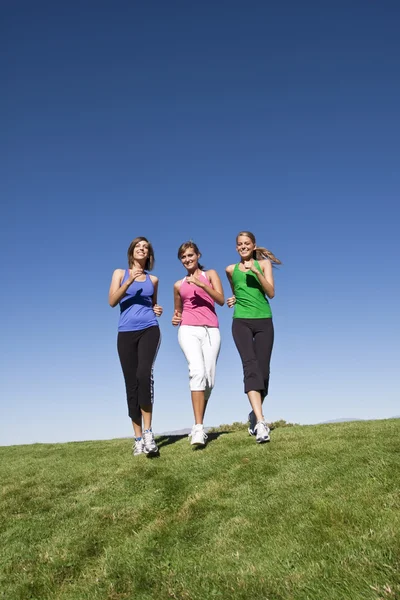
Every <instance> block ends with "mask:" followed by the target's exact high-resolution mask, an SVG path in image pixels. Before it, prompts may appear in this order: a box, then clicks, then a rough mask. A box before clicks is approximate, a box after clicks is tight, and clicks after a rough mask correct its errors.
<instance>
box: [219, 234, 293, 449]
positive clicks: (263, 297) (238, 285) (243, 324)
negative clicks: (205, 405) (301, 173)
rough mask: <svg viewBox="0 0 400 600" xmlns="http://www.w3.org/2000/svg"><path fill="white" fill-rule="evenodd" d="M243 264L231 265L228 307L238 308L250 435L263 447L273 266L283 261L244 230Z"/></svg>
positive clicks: (240, 242) (236, 332)
mask: <svg viewBox="0 0 400 600" xmlns="http://www.w3.org/2000/svg"><path fill="white" fill-rule="evenodd" d="M236 250H237V252H238V253H239V256H240V262H239V263H237V264H233V265H229V266H228V267H227V268H226V274H227V277H228V280H229V283H230V285H231V288H232V292H233V296H232V297H231V298H228V299H227V305H228V306H229V307H230V308H231V307H233V306H234V307H235V308H234V313H233V323H232V335H233V339H234V342H235V344H236V347H237V349H238V352H239V354H240V358H241V360H242V366H243V375H244V391H245V393H246V394H247V396H248V399H249V401H250V405H251V407H252V411H251V412H250V414H249V422H250V423H249V434H250V435H255V436H256V441H257V442H258V443H259V444H261V443H264V442H269V439H270V438H269V428H268V425H267V424H266V422H265V418H264V415H263V410H262V404H263V401H264V398H265V396H266V395H267V394H268V385H269V365H270V360H271V353H272V346H273V343H274V327H273V323H272V312H271V307H270V304H269V301H268V298H273V297H274V295H275V286H274V276H273V273H272V263H276V264H281V261H280V260H279V259H278V258H276V256H275V255H274V254H273V253H272V252H270V251H269V250H267V249H266V248H260V247H257V245H256V239H255V236H254V235H253V234H252V233H251V232H250V231H241V232H240V233H239V234H238V235H237V237H236Z"/></svg>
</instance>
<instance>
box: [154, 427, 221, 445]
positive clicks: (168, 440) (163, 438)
mask: <svg viewBox="0 0 400 600" xmlns="http://www.w3.org/2000/svg"><path fill="white" fill-rule="evenodd" d="M227 433H232V432H231V431H218V432H215V433H214V432H213V433H208V434H207V435H208V440H207V445H208V444H210V443H212V442H214V441H215V440H216V439H217V438H219V436H220V435H226V434H227ZM187 438H188V435H187V434H184V435H160V436H159V437H157V445H158V447H159V448H165V446H169V445H170V444H175V442H180V440H184V439H187ZM201 449H203V448H201Z"/></svg>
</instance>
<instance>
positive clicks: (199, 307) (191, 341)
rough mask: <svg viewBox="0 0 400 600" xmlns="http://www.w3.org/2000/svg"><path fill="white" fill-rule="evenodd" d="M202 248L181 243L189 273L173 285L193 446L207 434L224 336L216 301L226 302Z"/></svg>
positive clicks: (183, 259)
mask: <svg viewBox="0 0 400 600" xmlns="http://www.w3.org/2000/svg"><path fill="white" fill-rule="evenodd" d="M200 257H201V254H200V251H199V249H198V247H197V245H196V244H195V243H194V242H185V243H184V244H181V246H180V247H179V250H178V258H179V259H180V261H181V262H182V264H183V266H184V267H185V269H186V270H187V275H186V277H184V278H183V279H180V280H179V281H177V282H176V283H175V285H174V309H175V310H174V315H173V317H172V324H173V325H175V326H177V325H179V331H178V341H179V345H180V347H181V349H182V351H183V353H184V355H185V357H186V360H187V362H188V366H189V383H190V391H191V396H192V405H193V412H194V421H195V422H194V425H193V427H192V431H191V433H190V435H189V437H190V438H191V443H192V445H193V446H196V447H199V446H204V445H205V443H206V440H207V435H206V433H205V431H204V426H203V421H204V414H205V411H206V407H207V402H208V399H209V397H210V395H211V391H212V389H213V387H214V381H215V368H216V364H217V359H218V354H219V349H220V346H221V336H220V333H219V328H218V317H217V314H216V312H215V302H216V303H217V304H219V305H220V306H223V304H224V301H225V300H224V292H223V289H222V284H221V280H220V278H219V276H218V273H217V272H216V271H214V270H213V269H210V270H208V271H204V269H203V267H202V266H201V265H200V264H199V259H200Z"/></svg>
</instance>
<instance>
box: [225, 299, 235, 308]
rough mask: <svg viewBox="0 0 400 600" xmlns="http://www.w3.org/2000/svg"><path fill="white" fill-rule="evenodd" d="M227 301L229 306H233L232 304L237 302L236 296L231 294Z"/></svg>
mask: <svg viewBox="0 0 400 600" xmlns="http://www.w3.org/2000/svg"><path fill="white" fill-rule="evenodd" d="M226 303H227V305H228V306H229V308H232V306H234V305H235V304H236V296H231V297H230V298H227V299H226Z"/></svg>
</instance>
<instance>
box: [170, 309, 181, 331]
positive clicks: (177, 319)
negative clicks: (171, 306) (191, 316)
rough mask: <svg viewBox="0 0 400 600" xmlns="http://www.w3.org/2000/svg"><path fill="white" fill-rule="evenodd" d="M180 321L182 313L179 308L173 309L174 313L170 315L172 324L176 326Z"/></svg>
mask: <svg viewBox="0 0 400 600" xmlns="http://www.w3.org/2000/svg"><path fill="white" fill-rule="evenodd" d="M181 321H182V313H181V312H179V310H174V314H173V317H172V325H173V326H174V327H176V326H177V325H179V324H180V322H181Z"/></svg>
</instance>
